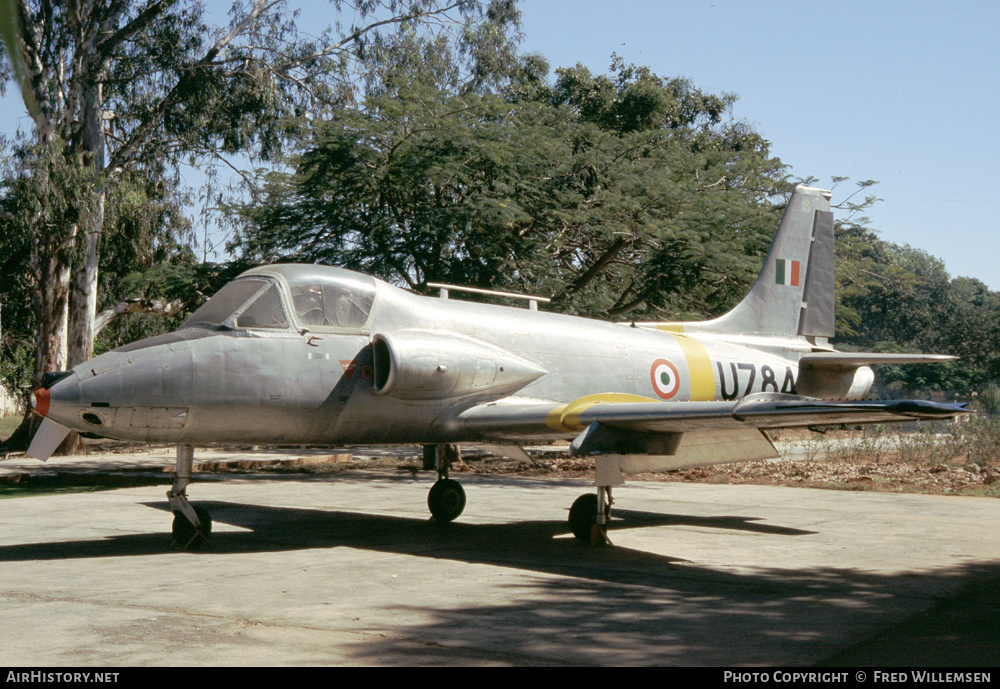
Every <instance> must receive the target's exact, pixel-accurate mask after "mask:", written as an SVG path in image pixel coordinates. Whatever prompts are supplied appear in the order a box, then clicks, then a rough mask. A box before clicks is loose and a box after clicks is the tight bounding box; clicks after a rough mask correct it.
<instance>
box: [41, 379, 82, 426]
mask: <svg viewBox="0 0 1000 689" xmlns="http://www.w3.org/2000/svg"><path fill="white" fill-rule="evenodd" d="M82 404H83V403H82V402H81V400H80V376H79V375H78V374H77V372H76V371H75V370H74V371H59V372H57V373H46V374H45V376H44V377H43V379H42V387H40V388H38V389H37V390H34V391H33V392H32V393H31V408H32V409H33V410H34V411H35V413H36V414H38V415H39V416H45V417H48V418H51V419H53V420H54V421H58V422H60V423H62V424H65V425H67V426H69V427H70V428H75V427H76V426H78V425H79V423H78V422H77V423H73V419H74V418H77V417H78V414H79V409H80V407H81V406H82Z"/></svg>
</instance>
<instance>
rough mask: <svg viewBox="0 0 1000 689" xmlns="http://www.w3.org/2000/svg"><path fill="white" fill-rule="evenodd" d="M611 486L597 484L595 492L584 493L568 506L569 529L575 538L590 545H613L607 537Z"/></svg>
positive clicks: (611, 501)
mask: <svg viewBox="0 0 1000 689" xmlns="http://www.w3.org/2000/svg"><path fill="white" fill-rule="evenodd" d="M613 502H614V501H613V500H612V499H611V486H598V487H597V493H596V494H594V493H585V494H584V495H581V496H580V497H578V498H577V499H576V500H575V501H574V502H573V506H572V507H570V508H569V530H570V531H572V532H573V535H574V536H576V538H577V540H579V541H583V542H584V543H589V544H590V545H613V544H612V543H611V539H610V538H608V519H610V518H611V505H612V503H613Z"/></svg>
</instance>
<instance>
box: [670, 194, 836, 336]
mask: <svg viewBox="0 0 1000 689" xmlns="http://www.w3.org/2000/svg"><path fill="white" fill-rule="evenodd" d="M830 196H831V194H830V192H829V191H826V190H825V189H814V188H812V187H805V186H799V187H796V188H795V191H794V192H792V198H791V199H790V200H789V202H788V206H787V207H786V208H785V214H784V216H782V218H781V224H780V225H779V226H778V233H777V235H775V237H774V243H772V244H771V249H770V251H768V252H767V258H765V259H764V268H763V269H762V270H761V271H760V275H759V276H758V277H757V282H755V283H754V286H753V289H751V290H750V293H749V294H748V295H747V296H746V297H745V298H744V299H743V301H741V302H740V303H739V304H738V305H737V306H736V308H734V309H733V310H732V311H730V312H729V313H727V314H725V315H723V316H720V317H719V318H716V319H714V320H711V321H704V322H701V323H684V324H683V325H684V331H685V332H699V331H700V332H717V333H728V334H734V335H736V334H749V333H754V334H761V335H779V336H782V335H783V336H793V337H794V336H796V335H802V336H807V337H833V333H834V326H835V314H834V308H835V307H834V292H833V289H834V277H833V213H832V212H830Z"/></svg>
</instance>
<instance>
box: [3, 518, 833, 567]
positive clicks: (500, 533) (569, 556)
mask: <svg viewBox="0 0 1000 689" xmlns="http://www.w3.org/2000/svg"><path fill="white" fill-rule="evenodd" d="M142 504H144V505H146V506H148V507H151V508H153V509H157V510H163V511H164V512H169V506H168V504H167V502H166V501H156V502H146V503H142ZM195 504H197V505H198V506H201V507H204V508H206V509H207V510H208V511H209V512H210V513H211V515H212V520H213V525H214V526H216V529H217V530H216V531H215V532H214V533H213V534H212V538H211V543H210V545H209V546H208V547H207V548H205V549H202V550H199V551H194V552H192V553H191V555H192V556H198V557H211V556H213V555H221V554H235V553H248V554H249V553H265V552H283V551H292V550H303V549H311V548H341V547H349V548H354V549H366V550H372V551H379V552H389V553H399V554H407V555H413V556H417V557H428V558H435V559H450V560H456V561H462V562H468V563H484V564H486V563H488V564H494V565H499V566H510V567H514V568H518V569H527V570H535V571H541V572H547V573H555V574H560V573H561V574H572V575H574V576H580V574H581V572H580V570H581V567H589V566H595V567H596V569H595V570H594V573H591V574H588V575H587V576H597V577H598V578H601V579H604V580H607V581H620V582H630V583H638V582H640V581H645V583H647V584H651V583H654V582H655V581H656V580H658V579H659V578H660V577H661V575H662V570H663V569H664V568H670V567H671V566H672V565H676V564H679V563H683V562H685V561H684V560H682V559H680V558H675V557H671V556H669V555H661V554H656V553H648V552H643V551H640V550H635V549H631V548H623V547H620V546H616V547H614V548H601V547H596V548H594V547H589V546H587V545H584V544H581V543H579V542H578V541H577V540H576V539H574V538H573V537H572V536H570V535H569V530H568V526H567V524H566V522H565V521H562V520H560V521H551V520H548V521H527V522H516V523H503V524H467V523H462V522H460V521H459V522H453V523H450V524H437V523H433V522H431V521H429V520H427V519H416V518H411V517H396V516H387V515H380V514H372V513H362V512H350V511H337V510H314V509H303V508H295V507H271V506H261V505H255V504H244V503H237V502H227V501H197V502H196V503H195ZM616 513H617V514H618V515H620V517H621V518H620V519H615V520H614V521H613V523H612V526H611V529H610V535H611V538H612V540H614V534H615V531H620V530H622V529H624V528H649V527H653V526H664V525H666V526H696V527H705V528H719V529H730V530H741V531H750V532H757V533H770V534H776V535H783V536H798V535H805V534H809V533H813V532H810V531H804V530H801V529H794V528H789V527H781V526H774V525H768V524H759V523H755V522H756V519H757V518H755V517H736V516H721V517H693V516H688V515H674V514H654V513H650V512H641V511H635V510H616ZM222 524H228V525H232V526H236V527H239V528H241V529H246V530H247V531H224V530H218V526H219V525H222ZM168 525H169V521H166V522H165V524H164V527H165V531H164V532H163V533H148V534H126V535H117V536H111V537H107V538H100V539H91V540H80V541H60V542H55V543H32V544H24V545H11V546H3V547H0V562H13V561H28V560H67V559H77V558H102V557H123V556H126V557H127V556H150V555H163V554H169V553H176V551H175V550H174V549H172V548H171V547H170V545H171V536H170V534H169V531H167V530H166V528H167V526H168ZM597 572H600V573H599V574H597ZM647 575H648V576H647Z"/></svg>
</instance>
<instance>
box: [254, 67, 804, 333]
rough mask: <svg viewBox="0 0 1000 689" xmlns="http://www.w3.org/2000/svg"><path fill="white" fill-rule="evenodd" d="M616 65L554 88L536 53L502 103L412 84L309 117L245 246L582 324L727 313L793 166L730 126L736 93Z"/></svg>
mask: <svg viewBox="0 0 1000 689" xmlns="http://www.w3.org/2000/svg"><path fill="white" fill-rule="evenodd" d="M613 68H614V69H615V70H616V75H615V76H614V78H607V77H599V78H594V77H591V76H590V75H589V73H587V72H586V71H585V70H582V69H581V68H576V69H575V70H563V71H561V72H560V73H559V74H560V75H561V76H560V78H559V80H557V82H556V83H555V84H554V85H551V86H550V85H547V84H546V83H545V82H544V80H543V78H542V77H541V74H542V73H544V71H547V67H545V66H544V63H543V61H542V60H541V59H540V58H538V57H537V56H529V57H528V58H526V59H525V60H523V61H522V67H521V71H520V72H519V73H517V74H516V75H515V78H514V79H513V81H512V84H511V85H510V87H509V88H508V89H505V90H504V92H503V93H502V94H495V95H493V94H477V93H456V92H454V91H449V90H443V89H439V88H435V87H433V86H428V85H427V84H424V83H421V82H419V81H411V82H409V83H407V84H398V85H397V88H396V89H395V91H394V92H393V93H391V94H384V95H381V96H377V97H373V98H370V99H368V100H367V101H366V103H365V107H364V109H359V110H356V111H350V112H342V113H339V114H338V115H337V116H335V117H333V118H331V119H329V120H327V121H323V122H312V123H311V126H310V127H309V128H307V129H306V131H307V132H308V134H307V136H305V137H304V138H303V139H302V140H301V143H300V147H299V149H300V150H299V154H298V155H297V156H296V157H295V158H293V159H292V160H291V161H290V162H291V164H292V166H293V167H294V171H293V172H289V173H281V174H275V175H273V176H272V177H271V178H270V179H269V184H268V185H267V188H266V191H267V196H266V197H264V202H263V203H259V204H255V205H254V206H247V207H244V209H243V213H244V217H245V218H247V221H248V224H247V226H246V227H245V228H244V229H243V231H242V234H241V235H240V238H239V246H241V247H242V248H243V250H244V251H245V252H246V256H248V257H250V258H251V259H252V260H256V261H269V260H304V261H322V262H328V263H336V264H338V265H343V266H346V267H351V268H356V269H359V270H364V271H367V272H371V273H374V274H376V275H380V276H382V277H384V278H386V279H388V280H390V281H393V282H396V283H399V284H405V285H408V286H410V287H412V288H415V289H423V288H424V287H425V285H426V282H428V281H446V282H459V283H463V284H472V285H476V286H479V287H493V288H501V289H504V288H516V289H519V290H523V291H528V292H532V293H537V294H546V295H551V296H552V297H553V306H554V307H555V308H558V309H562V310H565V311H571V312H574V313H578V314H589V315H605V316H618V315H621V314H625V313H629V314H630V315H632V314H637V315H638V314H654V313H660V314H663V313H668V314H671V316H672V317H677V316H682V315H689V314H692V313H693V314H698V315H706V314H710V313H716V312H718V311H719V310H720V309H721V308H722V307H723V306H724V305H728V304H730V303H731V301H732V297H733V295H735V294H738V293H741V292H742V291H743V290H744V289H745V288H746V286H747V285H748V284H749V282H750V281H751V280H752V278H753V275H754V274H755V273H756V270H757V268H758V265H759V255H762V252H763V251H766V248H767V246H768V243H769V233H770V232H772V231H773V227H774V225H775V224H776V223H777V218H778V217H780V210H781V204H782V203H783V196H782V193H783V192H785V191H787V190H788V187H787V186H786V185H785V184H784V182H783V171H782V170H783V168H782V166H781V164H780V162H779V161H777V160H776V159H773V158H771V157H770V156H769V155H768V152H767V142H766V141H764V140H763V139H762V138H761V137H760V136H759V135H757V134H756V133H755V132H753V131H752V130H751V129H750V128H749V127H747V126H746V125H744V124H742V123H735V122H725V121H723V117H724V115H725V113H726V111H727V108H728V107H729V105H730V104H731V102H732V99H731V97H715V96H709V95H706V94H703V93H701V92H699V91H697V90H696V89H694V88H693V87H692V86H691V85H690V84H688V83H687V82H683V81H679V80H663V79H660V78H658V77H656V76H655V75H652V74H651V73H650V72H649V71H648V70H646V69H643V68H636V67H626V66H625V65H623V64H621V63H620V61H616V62H615V64H614V65H613ZM570 76H572V78H570ZM595 94H597V95H595ZM581 101H582V102H581Z"/></svg>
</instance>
